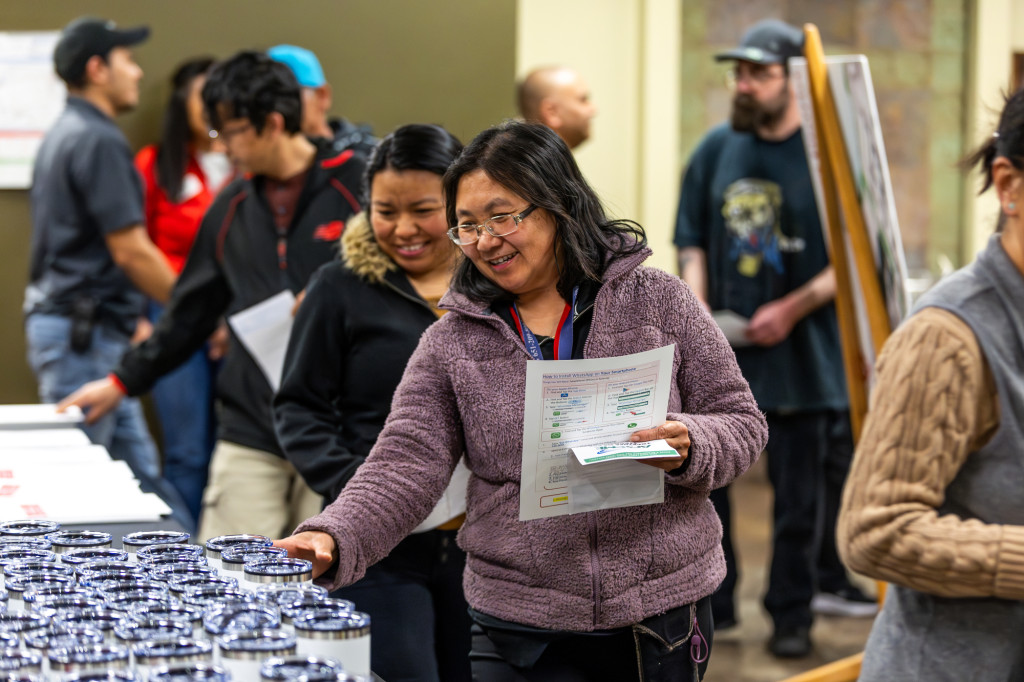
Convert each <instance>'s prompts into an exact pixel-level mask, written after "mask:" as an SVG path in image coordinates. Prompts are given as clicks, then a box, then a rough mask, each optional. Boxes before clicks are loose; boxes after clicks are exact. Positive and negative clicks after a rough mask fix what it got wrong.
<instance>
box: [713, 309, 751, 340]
mask: <svg viewBox="0 0 1024 682" xmlns="http://www.w3.org/2000/svg"><path fill="white" fill-rule="evenodd" d="M711 318H712V319H713V320H714V321H715V324H717V325H718V327H719V329H721V330H722V333H723V334H725V340H726V341H728V342H729V345H730V346H732V347H733V348H743V347H744V346H749V345H751V341H750V339H748V338H747V327H748V326H750V318H749V317H743V316H742V315H740V314H739V313H736V312H733V311H732V310H716V311H715V312H713V313H711Z"/></svg>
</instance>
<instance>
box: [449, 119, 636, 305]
mask: <svg viewBox="0 0 1024 682" xmlns="http://www.w3.org/2000/svg"><path fill="white" fill-rule="evenodd" d="M477 170H482V171H483V172H484V173H486V174H487V175H488V176H489V177H490V178H491V179H492V180H494V181H495V182H497V183H498V184H500V185H502V186H503V187H505V188H506V189H508V190H509V191H511V192H514V193H515V194H517V195H519V196H520V197H521V198H523V199H525V200H526V201H527V202H529V203H530V204H532V205H534V206H537V207H538V208H542V209H544V210H545V211H547V212H548V213H550V214H551V216H552V217H553V218H554V219H555V248H556V249H557V250H558V254H557V255H558V257H559V258H558V263H559V266H558V267H559V276H558V293H560V294H561V295H562V298H564V299H566V300H570V299H571V298H572V289H573V287H574V286H576V285H578V284H580V283H581V282H583V281H585V280H592V281H598V282H599V281H601V276H602V275H603V274H604V270H605V268H606V267H607V265H608V263H609V262H610V261H611V260H613V259H615V258H618V257H620V256H624V255H627V254H632V253H636V252H638V251H640V250H642V249H643V248H644V247H645V246H646V245H647V236H646V235H645V234H644V230H643V228H642V227H640V226H639V225H638V224H636V223H635V222H633V221H631V220H609V219H608V217H607V216H606V215H605V212H604V208H603V207H602V206H601V201H600V200H599V199H598V198H597V194H596V193H595V192H594V190H593V189H591V187H590V185H588V184H587V181H586V180H584V179H583V174H582V173H581V172H580V169H579V167H578V166H577V165H576V159H574V158H573V155H572V152H570V151H569V147H568V146H566V144H565V142H563V141H562V139H561V138H560V137H558V135H556V134H555V133H554V131H552V130H551V129H550V128H548V127H547V126H543V125H538V124H534V123H522V122H519V121H507V122H505V123H502V124H501V125H498V126H495V127H493V128H489V129H487V130H485V131H484V132H482V133H480V134H479V135H477V136H476V138H475V139H474V140H473V141H472V142H470V143H469V145H468V146H467V147H466V148H465V149H464V150H463V151H462V154H460V155H459V157H458V158H457V159H456V160H455V163H453V164H452V165H451V167H450V168H449V169H448V172H447V173H445V176H444V194H445V203H446V212H447V214H448V224H449V225H456V224H457V218H456V212H455V205H456V198H457V194H458V190H459V181H460V180H461V179H462V178H463V176H465V175H467V174H468V173H472V172H473V171H477ZM451 288H452V289H453V290H455V291H458V292H459V293H461V294H463V295H465V296H467V297H469V298H471V299H473V300H476V301H480V302H483V303H488V304H490V303H493V302H495V301H498V300H508V299H511V298H512V294H510V293H509V292H507V291H505V290H504V289H501V288H500V287H499V286H498V285H496V284H494V283H493V282H492V281H491V280H489V279H487V277H485V276H484V274H483V273H481V272H480V271H479V270H477V268H476V266H475V265H473V263H472V261H470V260H469V259H468V258H461V259H460V260H459V264H458V265H457V266H456V269H455V276H454V277H453V278H452V283H451Z"/></svg>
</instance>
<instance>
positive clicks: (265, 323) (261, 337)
mask: <svg viewBox="0 0 1024 682" xmlns="http://www.w3.org/2000/svg"><path fill="white" fill-rule="evenodd" d="M294 305H295V295H294V294H293V293H292V292H290V291H287V290H286V291H282V292H281V293H279V294H275V295H274V296H271V297H270V298H268V299H266V300H264V301H262V302H261V303H257V304H256V305H254V306H251V307H249V308H246V309H245V310H243V311H241V312H238V313H235V314H234V315H232V316H231V317H229V318H228V324H230V325H231V328H232V329H233V330H234V331H235V336H237V337H238V340H239V341H241V342H242V345H243V346H245V349H246V350H247V351H249V355H251V356H252V358H253V360H255V361H256V364H257V365H259V368H260V369H261V370H263V374H264V376H266V377H267V381H268V382H269V383H270V387H271V388H273V389H274V391H277V389H278V388H280V386H281V373H282V372H283V371H284V355H285V351H286V350H287V349H288V336H289V335H290V334H291V333H292V322H293V318H292V307H294Z"/></svg>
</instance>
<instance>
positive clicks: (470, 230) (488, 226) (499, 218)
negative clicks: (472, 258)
mask: <svg viewBox="0 0 1024 682" xmlns="http://www.w3.org/2000/svg"><path fill="white" fill-rule="evenodd" d="M536 208H537V207H536V206H534V205H532V204H531V205H530V206H527V207H526V209H525V210H524V211H522V212H521V213H518V214H515V215H513V214H512V213H502V214H501V215H496V216H491V217H490V219H489V220H485V221H484V222H482V223H480V224H479V225H469V224H467V225H456V226H455V227H450V228H448V238H449V239H451V240H452V241H453V242H455V243H456V244H458V245H459V246H466V245H467V244H475V243H476V242H477V240H479V239H480V236H481V235H482V234H483V231H484V230H487V234H489V235H491V236H492V237H504V236H505V235H509V234H512V233H513V232H515V231H516V230H518V229H519V223H521V222H523V221H524V220H525V219H526V217H527V216H528V215H530V214H531V213H533V211H534V209H536Z"/></svg>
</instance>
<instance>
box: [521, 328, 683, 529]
mask: <svg viewBox="0 0 1024 682" xmlns="http://www.w3.org/2000/svg"><path fill="white" fill-rule="evenodd" d="M674 349H675V346H665V347H664V348H657V349H655V350H650V351H646V352H643V353H637V354H635V355H626V356H623V357H617V358H601V359H592V360H554V361H552V360H531V361H529V362H527V363H526V412H525V415H524V422H523V473H522V479H521V481H520V493H519V495H520V497H519V520H520V521H529V520H532V519H544V518H550V517H553V516H562V515H565V514H577V513H580V512H585V511H592V510H595V509H610V508H613V507H626V506H633V505H638V504H656V503H659V502H663V501H664V499H665V488H664V486H665V475H664V472H663V471H661V470H660V469H657V468H655V467H651V466H647V465H645V464H642V463H640V462H630V461H624V462H623V461H613V462H609V463H607V464H600V465H598V466H588V467H582V466H571V462H570V453H569V449H570V448H573V447H582V446H598V445H606V444H610V443H617V442H625V441H628V440H629V437H630V435H631V434H632V433H633V432H634V431H638V430H640V429H647V428H652V427H655V426H658V425H660V424H661V423H663V422H664V421H665V415H666V413H667V411H668V396H669V392H670V387H671V383H670V382H671V379H672V376H671V375H672V356H673V353H674ZM609 492H610V494H609Z"/></svg>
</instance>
